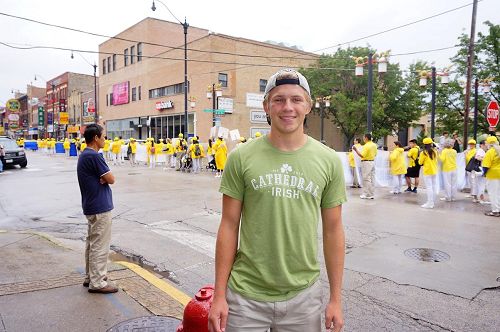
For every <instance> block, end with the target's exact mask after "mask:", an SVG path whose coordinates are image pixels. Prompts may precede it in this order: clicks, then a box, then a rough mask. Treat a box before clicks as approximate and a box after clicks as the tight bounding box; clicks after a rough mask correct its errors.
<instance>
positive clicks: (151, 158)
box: [149, 154, 156, 168]
mask: <svg viewBox="0 0 500 332" xmlns="http://www.w3.org/2000/svg"><path fill="white" fill-rule="evenodd" d="M153 167H156V156H155V155H154V154H150V155H149V168H153Z"/></svg>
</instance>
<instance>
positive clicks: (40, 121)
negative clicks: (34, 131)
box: [38, 106, 45, 126]
mask: <svg viewBox="0 0 500 332" xmlns="http://www.w3.org/2000/svg"><path fill="white" fill-rule="evenodd" d="M44 124H45V112H44V111H43V107H42V106H39V107H38V125H39V126H43V125H44Z"/></svg>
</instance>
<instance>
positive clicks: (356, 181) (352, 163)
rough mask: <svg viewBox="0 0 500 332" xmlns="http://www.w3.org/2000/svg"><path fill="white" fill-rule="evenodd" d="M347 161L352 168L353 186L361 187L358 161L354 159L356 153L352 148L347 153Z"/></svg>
mask: <svg viewBox="0 0 500 332" xmlns="http://www.w3.org/2000/svg"><path fill="white" fill-rule="evenodd" d="M347 161H348V162H349V169H350V170H351V175H352V186H351V188H361V186H360V185H359V179H358V172H357V170H356V161H355V160H354V153H353V152H352V149H349V153H347Z"/></svg>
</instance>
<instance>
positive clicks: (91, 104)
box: [87, 98, 95, 113]
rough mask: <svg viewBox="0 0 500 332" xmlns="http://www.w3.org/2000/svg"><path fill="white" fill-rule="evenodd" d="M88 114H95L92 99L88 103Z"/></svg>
mask: <svg viewBox="0 0 500 332" xmlns="http://www.w3.org/2000/svg"><path fill="white" fill-rule="evenodd" d="M87 112H89V113H95V103H94V99H92V98H89V101H88V102H87Z"/></svg>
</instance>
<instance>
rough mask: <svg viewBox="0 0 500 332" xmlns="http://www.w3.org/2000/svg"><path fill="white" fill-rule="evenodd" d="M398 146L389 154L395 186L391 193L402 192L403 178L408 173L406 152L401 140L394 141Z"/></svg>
mask: <svg viewBox="0 0 500 332" xmlns="http://www.w3.org/2000/svg"><path fill="white" fill-rule="evenodd" d="M394 145H395V146H396V147H395V148H394V150H392V152H391V154H390V155H389V163H390V165H391V174H392V176H393V181H394V188H393V189H392V190H391V192H390V193H391V194H401V186H402V185H403V178H404V175H405V174H406V165H405V154H404V149H403V146H402V145H401V143H400V142H398V141H396V142H394Z"/></svg>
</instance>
